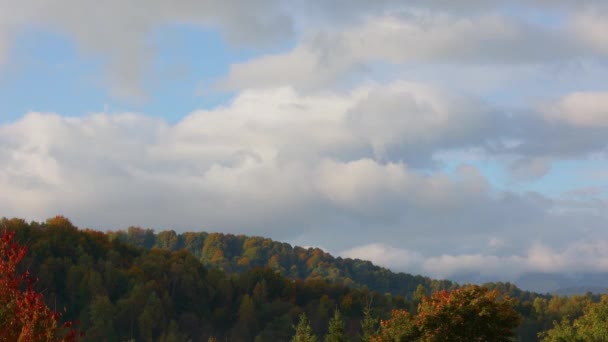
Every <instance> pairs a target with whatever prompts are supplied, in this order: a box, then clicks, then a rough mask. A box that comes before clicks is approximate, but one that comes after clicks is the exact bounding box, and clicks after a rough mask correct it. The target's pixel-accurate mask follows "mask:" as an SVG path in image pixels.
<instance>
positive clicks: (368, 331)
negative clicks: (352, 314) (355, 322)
mask: <svg viewBox="0 0 608 342" xmlns="http://www.w3.org/2000/svg"><path fill="white" fill-rule="evenodd" d="M377 325H378V318H376V317H374V316H372V308H371V302H369V303H368V304H367V306H366V307H365V309H363V319H362V320H361V330H362V332H363V334H362V335H361V341H362V342H369V341H370V340H371V338H372V336H374V335H375V334H376V331H377V328H376V327H377Z"/></svg>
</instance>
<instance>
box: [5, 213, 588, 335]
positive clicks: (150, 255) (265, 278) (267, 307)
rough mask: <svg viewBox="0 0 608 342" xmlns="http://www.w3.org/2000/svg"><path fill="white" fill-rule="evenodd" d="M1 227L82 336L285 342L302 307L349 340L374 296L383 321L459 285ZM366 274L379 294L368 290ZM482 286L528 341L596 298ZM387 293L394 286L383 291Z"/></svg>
mask: <svg viewBox="0 0 608 342" xmlns="http://www.w3.org/2000/svg"><path fill="white" fill-rule="evenodd" d="M0 227H2V228H3V229H7V230H9V231H15V232H16V233H17V235H16V236H17V239H18V241H20V242H21V243H24V244H26V245H27V246H28V248H29V254H28V257H27V260H26V261H25V263H24V265H25V266H26V267H27V268H28V270H29V271H30V272H31V273H32V274H33V275H34V276H36V277H38V278H39V279H40V280H39V282H38V283H37V284H36V287H37V289H39V290H40V291H41V292H43V293H44V296H45V299H46V301H47V305H49V306H50V307H51V308H55V309H57V308H64V307H65V308H66V309H67V314H66V315H65V319H68V320H79V321H80V322H81V328H82V329H83V330H85V331H86V334H87V335H86V337H85V339H84V340H85V341H87V340H90V341H100V340H109V341H114V340H116V341H118V340H120V341H123V340H132V339H135V340H155V341H156V340H162V341H185V340H188V339H191V340H193V341H207V338H209V337H211V336H214V337H218V338H220V340H232V341H254V340H255V341H268V340H275V341H288V340H290V338H291V335H292V334H293V330H292V324H293V323H294V322H295V321H296V319H297V317H298V316H299V315H300V313H302V312H305V313H306V314H307V315H308V317H309V319H310V322H311V325H312V329H313V331H314V333H315V334H317V335H319V336H322V335H324V334H325V333H326V332H327V326H328V325H327V323H328V320H329V318H330V316H331V313H332V310H333V309H334V308H337V307H339V308H340V310H341V311H342V313H343V316H344V319H345V321H346V329H347V332H348V335H349V336H350V338H352V339H354V340H356V336H357V335H358V334H359V333H360V332H361V324H360V320H361V319H362V313H363V311H364V308H366V307H368V305H369V304H370V303H373V306H372V310H373V315H374V316H376V317H378V318H382V319H386V318H388V317H389V316H390V312H391V310H393V309H406V310H408V311H410V312H415V311H416V308H417V304H418V303H419V300H420V298H421V296H425V295H428V294H429V292H428V291H423V290H425V288H424V287H427V288H435V289H439V288H442V287H444V288H445V287H448V285H449V287H453V286H456V284H455V283H452V282H448V281H436V280H432V279H430V278H426V277H421V276H412V275H408V274H403V273H401V274H395V273H392V272H390V271H389V270H387V269H383V268H381V267H377V266H374V265H372V264H371V263H369V262H366V261H362V260H351V259H341V258H333V257H332V256H331V255H329V254H327V253H324V252H322V251H321V250H319V249H304V248H299V247H291V246H289V245H288V244H283V243H279V242H274V241H272V240H269V239H264V238H257V237H251V238H250V237H245V236H234V235H226V234H207V233H184V234H179V235H178V234H175V232H172V231H168V232H161V233H159V234H156V235H155V234H154V232H153V231H150V230H143V229H137V228H131V229H128V230H127V231H125V232H109V233H102V232H99V231H94V230H80V229H78V228H76V227H74V226H73V225H72V224H71V223H70V221H69V220H67V219H65V218H63V217H55V218H52V219H49V220H47V221H46V222H44V223H37V222H32V223H26V222H25V221H23V220H19V219H11V220H8V219H2V220H0ZM125 241H130V242H131V243H132V244H130V243H126V242H125ZM133 244H135V245H137V246H141V247H137V246H134V245H133ZM155 246H158V247H162V248H154V247H155ZM186 249H189V250H193V251H194V252H195V253H196V254H197V255H196V256H195V255H194V254H193V253H191V252H189V251H188V250H186ZM290 262H291V263H293V264H289V263H290ZM205 265H207V266H205ZM256 265H263V266H268V267H266V268H256V267H255V266H256ZM209 266H213V267H209ZM219 268H222V269H224V270H226V271H230V273H228V272H224V271H222V270H220V269H219ZM281 272H284V273H285V274H287V275H288V276H289V277H285V276H283V275H281V274H280V273H281ZM292 277H297V278H302V279H305V280H301V279H300V280H297V279H295V280H294V279H293V278H292ZM348 279H350V282H349V281H348ZM366 281H369V284H372V285H373V286H376V288H377V289H380V291H381V292H376V291H369V290H368V289H367V288H366V285H368V283H366ZM400 282H403V283H400ZM346 283H349V284H350V285H351V286H345V284H346ZM418 285H422V286H418ZM484 286H485V287H488V288H490V289H495V290H497V291H498V292H499V293H500V294H501V295H509V296H510V297H511V298H513V305H514V307H515V309H516V310H517V312H519V313H520V314H521V315H522V322H521V324H520V326H519V327H518V329H517V334H518V340H519V341H536V340H537V336H538V333H539V332H540V331H543V330H546V329H549V328H550V327H551V326H552V324H553V323H552V322H553V321H561V320H562V318H563V317H570V318H576V317H579V316H580V315H581V314H582V313H583V312H584V309H585V307H586V306H587V305H588V304H589V303H591V302H596V301H598V300H599V297H598V296H592V295H586V296H574V297H559V296H547V295H539V294H536V293H532V292H527V291H522V290H520V289H519V288H517V287H516V286H514V285H513V284H510V283H489V284H485V285H484ZM369 287H370V288H372V286H369ZM391 289H396V291H394V293H392V294H391V293H387V292H389V291H391ZM412 289H416V290H415V292H416V296H412V292H413V291H412ZM399 292H400V293H404V294H405V295H406V296H401V295H396V294H397V293H399ZM406 297H407V298H406ZM410 297H415V299H409V298H410Z"/></svg>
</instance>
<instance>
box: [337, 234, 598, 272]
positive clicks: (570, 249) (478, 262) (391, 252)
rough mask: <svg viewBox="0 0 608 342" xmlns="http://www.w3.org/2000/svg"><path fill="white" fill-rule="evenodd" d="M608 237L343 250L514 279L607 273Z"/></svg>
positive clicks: (403, 265)
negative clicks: (468, 250) (477, 248)
mask: <svg viewBox="0 0 608 342" xmlns="http://www.w3.org/2000/svg"><path fill="white" fill-rule="evenodd" d="M606 247H608V240H599V241H593V242H585V241H575V242H571V243H569V244H568V245H567V246H565V247H564V248H561V249H555V248H551V247H549V246H547V245H544V244H540V243H534V244H532V245H529V246H528V247H527V250H525V251H524V252H523V253H522V254H513V255H502V256H501V255H495V254H484V253H477V254H455V255H451V254H442V255H437V256H432V255H431V256H426V255H423V254H421V253H419V252H416V251H412V250H408V249H404V248H396V247H393V246H390V245H386V244H378V243H372V244H367V245H362V246H358V247H355V248H352V249H349V250H346V251H343V252H341V253H340V255H341V256H343V257H348V258H359V259H364V260H371V261H372V262H374V263H377V264H378V265H383V266H385V267H390V268H391V269H393V270H397V271H406V272H413V273H422V274H429V275H431V276H433V277H436V278H450V277H454V276H459V275H462V274H478V277H479V278H480V279H493V280H494V281H497V280H509V279H510V280H514V279H517V278H518V277H519V276H521V275H523V274H526V273H561V274H583V273H602V272H608V253H607V252H606Z"/></svg>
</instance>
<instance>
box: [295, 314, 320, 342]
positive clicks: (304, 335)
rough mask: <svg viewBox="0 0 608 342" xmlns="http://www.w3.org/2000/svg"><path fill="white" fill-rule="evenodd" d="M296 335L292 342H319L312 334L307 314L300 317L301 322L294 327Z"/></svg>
mask: <svg viewBox="0 0 608 342" xmlns="http://www.w3.org/2000/svg"><path fill="white" fill-rule="evenodd" d="M294 329H295V330H296V334H295V335H294V336H293V338H292V339H291V341H292V342H317V337H316V336H315V335H314V334H313V333H312V328H311V327H310V323H308V317H306V314H305V313H302V314H301V315H300V321H299V322H298V325H297V326H294Z"/></svg>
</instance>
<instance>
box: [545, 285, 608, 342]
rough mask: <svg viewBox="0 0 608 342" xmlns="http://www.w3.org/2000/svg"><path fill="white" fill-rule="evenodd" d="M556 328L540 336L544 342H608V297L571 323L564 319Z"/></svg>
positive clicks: (603, 297) (591, 306)
mask: <svg viewBox="0 0 608 342" xmlns="http://www.w3.org/2000/svg"><path fill="white" fill-rule="evenodd" d="M554 324H555V325H554V327H553V328H552V329H550V330H548V331H546V332H544V333H541V334H540V337H541V340H542V341H543V342H562V341H564V342H566V341H568V342H570V341H572V342H579V341H581V342H583V341H589V342H602V341H608V295H604V296H602V299H601V301H600V302H599V303H594V304H590V305H589V306H588V307H587V309H586V310H585V314H584V315H583V316H581V317H580V318H578V319H576V320H574V322H573V323H570V321H569V320H568V319H563V320H562V321H561V322H560V323H557V322H555V323H554Z"/></svg>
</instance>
